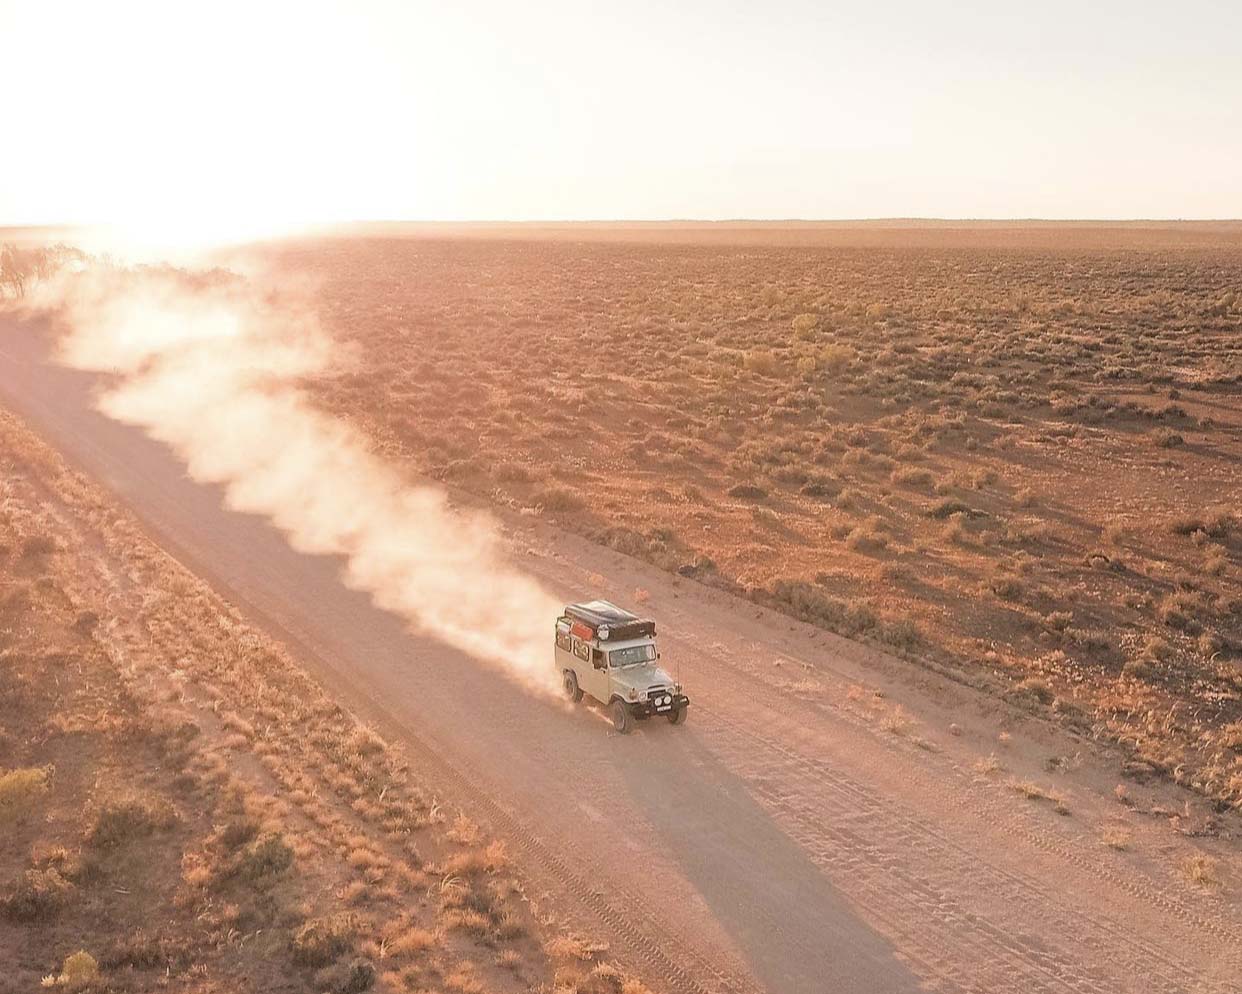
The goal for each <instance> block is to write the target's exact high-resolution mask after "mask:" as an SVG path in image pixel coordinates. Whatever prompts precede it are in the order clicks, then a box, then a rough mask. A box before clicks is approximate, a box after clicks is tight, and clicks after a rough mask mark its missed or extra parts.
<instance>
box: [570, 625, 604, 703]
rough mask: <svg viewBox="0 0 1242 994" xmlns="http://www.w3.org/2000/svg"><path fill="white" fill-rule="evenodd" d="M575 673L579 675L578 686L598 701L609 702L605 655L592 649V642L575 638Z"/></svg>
mask: <svg viewBox="0 0 1242 994" xmlns="http://www.w3.org/2000/svg"><path fill="white" fill-rule="evenodd" d="M574 656H575V657H576V658H575V660H574V662H575V664H576V665H575V668H574V672H576V673H577V674H578V686H579V687H581V688H582V689H583V690H585V691H586V692H587V693H588V694H590V695H591V696H592V697H594V698H595V699H596V700H597V701H603V702H604V703H607V702H608V670H607V669H606V668H602V667H604V666H605V660H604V654H603V653H602V652H600V651H599V650H598V649H595V648H593V647H592V645H591V643H590V642H587V641H585V640H583V639H580V638H578V636H576V635H575V636H574Z"/></svg>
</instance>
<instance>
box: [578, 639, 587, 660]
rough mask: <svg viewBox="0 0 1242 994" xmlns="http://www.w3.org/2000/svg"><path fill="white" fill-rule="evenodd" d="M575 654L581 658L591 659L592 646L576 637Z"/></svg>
mask: <svg viewBox="0 0 1242 994" xmlns="http://www.w3.org/2000/svg"><path fill="white" fill-rule="evenodd" d="M574 655H575V656H577V657H578V658H579V659H582V660H586V661H589V660H590V658H591V647H590V646H589V645H587V644H586V643H585V642H582V641H580V640H578V639H574Z"/></svg>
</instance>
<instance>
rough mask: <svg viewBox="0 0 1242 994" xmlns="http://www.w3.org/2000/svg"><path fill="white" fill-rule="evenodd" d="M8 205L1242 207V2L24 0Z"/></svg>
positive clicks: (949, 212)
mask: <svg viewBox="0 0 1242 994" xmlns="http://www.w3.org/2000/svg"><path fill="white" fill-rule="evenodd" d="M0 92H2V93H3V94H4V95H5V100H4V110H3V117H2V118H0V224H6V223H9V224H14V223H47V222H82V223H89V222H125V221H131V220H137V221H144V222H164V223H169V224H173V223H187V224H189V223H230V224H234V223H257V224H261V223H263V222H266V221H268V220H302V221H325V220H345V219H396V218H411V219H440V220H451V219H462V220H484V219H514V220H524V219H581V218H594V219H613V218H618V219H620V218H630V219H633V218H739V217H745V218H794V217H797V218H860V217H902V216H921V217H1055V218H1062V217H1090V218H1112V217H1233V218H1236V217H1242V3H1238V2H1222V3H1207V2H1202V0H1184V2H1180V3H1176V4H1170V3H1159V4H1157V3H1143V2H1133V0H1132V2H1126V3H1122V2H1112V0H1108V2H1091V0H1075V2H1072V3H1070V2H1062V0H1051V2H1039V3H1033V2H1022V3H1012V4H1006V3H1002V2H990V3H989V2H969V3H956V4H946V3H940V4H935V3H925V2H917V0H866V2H860V0H853V2H849V3H841V2H836V0H825V2H804V0H763V2H753V3H747V4H741V3H726V2H714V3H713V2H706V0H688V2H680V3H678V2H675V0H674V2H647V0H628V2H617V3H590V2H585V0H564V2H562V0H553V2H543V0H456V2H452V3H442V4H436V3H428V2H423V0H411V2H399V0H390V2H381V0H352V2H349V3H336V2H313V0H302V2H296V3H293V2H291V3H285V2H267V3H265V2H262V0H248V2H236V0H212V2H209V3H208V2H203V3H185V2H177V0H151V2H147V0H109V2H106V3H104V2H97V0H89V2H86V0H83V2H64V0H30V2H22V0H0Z"/></svg>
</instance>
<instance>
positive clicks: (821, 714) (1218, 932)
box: [700, 658, 1242, 949]
mask: <svg viewBox="0 0 1242 994" xmlns="http://www.w3.org/2000/svg"><path fill="white" fill-rule="evenodd" d="M714 661H715V662H716V663H717V664H718V665H721V666H724V667H725V668H727V669H729V670H730V671H732V672H734V673H736V674H738V675H739V676H741V677H743V678H744V679H747V680H748V682H750V683H751V684H752V685H753V689H752V691H751V692H750V693H749V694H748V697H749V698H750V699H752V700H753V699H754V698H755V697H756V696H757V695H758V696H761V697H762V698H763V699H764V703H765V704H766V705H767V706H769V707H770V708H771V709H772V711H773V713H774V714H778V715H779V714H783V715H788V714H789V712H790V710H791V708H794V709H799V710H801V711H802V712H803V713H804V714H805V715H806V717H807V720H806V721H804V722H802V723H800V725H801V727H803V728H811V727H813V726H814V723H815V722H816V721H819V722H823V721H825V720H827V721H834V722H844V723H846V724H849V725H850V726H851V727H853V728H854V729H857V730H858V731H860V732H862V733H863V734H865V735H867V736H868V737H871V738H874V739H876V740H880V736H878V735H877V734H876V730H875V727H874V725H873V724H872V723H870V722H868V721H866V720H864V719H861V718H859V717H858V716H856V715H854V714H852V713H851V712H850V711H849V710H848V709H844V708H829V707H825V706H822V705H818V704H816V703H814V702H811V701H806V700H804V699H799V698H796V697H792V696H790V695H788V694H782V693H781V692H780V691H778V690H776V689H774V688H772V687H771V686H769V685H767V684H765V683H764V682H763V681H762V680H760V679H759V678H757V677H755V676H753V675H751V674H747V673H746V672H745V671H743V670H741V669H740V668H738V667H735V666H732V665H731V664H729V663H728V662H727V661H725V660H723V659H719V658H717V659H714ZM700 710H701V708H700ZM731 727H737V728H741V727H742V725H741V724H740V723H739V722H736V721H735V722H733V723H732V725H731ZM750 734H755V733H753V732H752V733H750ZM899 742H900V740H895V739H891V738H890V739H889V740H888V741H887V742H885V746H886V747H887V748H890V749H891V748H895V747H896V746H897V745H898V744H899ZM780 748H785V747H783V746H782V747H780ZM910 749H911V751H913V749H914V747H913V746H911V747H910ZM915 769H916V764H915V763H900V764H894V769H893V772H896V773H897V774H898V775H899V776H900V777H901V778H902V779H904V780H905V781H906V782H907V783H909V784H910V785H912V786H916V787H919V788H920V789H926V788H927V784H928V776H926V775H923V776H919V775H916V774H915ZM938 773H939V774H940V775H942V776H943V775H944V774H945V773H951V774H952V775H953V776H954V777H955V778H956V780H957V785H956V786H957V787H958V788H959V789H960V790H962V791H963V792H964V793H965V794H966V795H967V796H968V797H969V799H970V802H971V807H975V808H979V809H986V811H987V818H986V821H987V822H988V823H989V824H992V825H1004V826H1005V830H1006V834H1007V835H1009V836H1011V837H1020V838H1022V839H1023V840H1024V841H1025V842H1027V843H1028V844H1029V845H1031V846H1032V847H1034V848H1036V849H1039V850H1041V851H1042V852H1045V853H1047V854H1049V855H1053V856H1056V857H1058V858H1060V859H1062V860H1065V861H1066V862H1067V863H1070V864H1071V865H1073V866H1074V867H1075V868H1077V869H1079V870H1083V871H1085V872H1087V873H1089V874H1091V875H1093V876H1095V877H1096V878H1098V879H1099V880H1101V881H1103V882H1104V883H1107V884H1109V885H1111V886H1113V887H1116V888H1118V889H1120V890H1122V891H1124V892H1125V893H1126V894H1128V895H1129V896H1131V897H1134V898H1136V899H1138V900H1140V901H1142V902H1144V903H1146V904H1148V905H1151V906H1153V907H1157V908H1160V909H1161V910H1162V911H1165V912H1167V913H1168V914H1170V915H1173V916H1174V917H1176V918H1178V919H1179V920H1180V921H1181V922H1183V923H1184V924H1185V925H1187V926H1189V928H1190V930H1191V932H1192V934H1194V935H1202V934H1203V933H1208V934H1210V935H1212V936H1214V937H1216V938H1217V939H1220V940H1221V941H1222V942H1225V943H1230V944H1233V945H1234V946H1235V948H1239V949H1242V927H1239V925H1238V923H1237V922H1233V921H1229V920H1227V919H1224V918H1222V917H1221V916H1219V915H1216V914H1212V913H1205V912H1201V911H1199V910H1195V909H1193V908H1190V907H1189V906H1187V905H1186V904H1185V902H1182V901H1179V900H1177V899H1175V898H1172V897H1170V896H1169V895H1168V894H1167V892H1165V891H1163V890H1158V889H1156V887H1154V886H1152V885H1150V884H1148V883H1145V882H1144V879H1145V878H1144V879H1138V878H1136V877H1134V876H1123V875H1121V874H1119V873H1116V872H1114V871H1112V870H1110V869H1109V868H1108V867H1107V866H1105V865H1104V864H1102V863H1101V862H1100V861H1099V860H1093V859H1089V858H1087V857H1085V856H1084V855H1083V854H1082V853H1081V852H1080V851H1078V850H1076V849H1074V848H1072V847H1071V846H1068V845H1066V844H1065V843H1064V842H1063V841H1061V840H1059V839H1057V838H1056V837H1055V836H1054V835H1053V834H1051V833H1049V832H1046V831H1040V830H1038V829H1037V828H1035V827H1033V826H1032V824H1031V822H1030V820H1029V819H1026V818H1022V817H1019V816H1017V815H1016V814H1015V812H1014V808H1013V807H1012V805H1005V804H1003V803H1002V802H1001V801H1000V800H998V798H997V796H996V791H995V790H993V789H991V785H990V784H984V785H982V786H980V785H979V784H978V783H977V782H976V780H975V778H973V777H971V776H970V774H969V773H967V772H965V771H964V770H962V769H961V768H960V767H958V766H956V765H951V766H946V767H945V768H943V769H942V770H940V771H938ZM857 787H858V789H860V790H862V789H866V788H864V787H863V786H862V785H861V784H858V785H857ZM943 789H944V788H943V786H942V785H938V786H937V790H940V791H943ZM1028 883H1029V884H1031V885H1033V886H1038V885H1036V884H1034V882H1033V881H1029V880H1028Z"/></svg>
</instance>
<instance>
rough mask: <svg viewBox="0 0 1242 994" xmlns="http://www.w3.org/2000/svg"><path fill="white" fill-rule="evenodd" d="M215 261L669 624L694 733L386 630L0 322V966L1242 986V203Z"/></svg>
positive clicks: (332, 394) (116, 977) (368, 240)
mask: <svg viewBox="0 0 1242 994" xmlns="http://www.w3.org/2000/svg"><path fill="white" fill-rule="evenodd" d="M0 240H3V239H0ZM219 261H220V263H221V264H222V265H226V266H228V265H235V266H237V267H238V268H239V269H243V270H245V271H248V272H255V273H260V274H261V276H260V277H256V279H258V280H260V281H261V285H262V286H263V287H265V288H267V289H266V292H267V293H268V294H269V296H270V302H271V305H272V307H274V308H277V309H280V308H284V307H286V306H287V307H288V308H289V309H291V310H296V311H298V312H299V313H308V314H313V315H314V320H315V321H316V322H317V323H318V324H319V325H321V326H322V329H323V331H324V332H325V333H326V334H327V336H328V340H329V341H330V342H331V343H332V347H333V350H334V353H333V354H334V355H335V356H336V358H335V360H334V361H333V362H331V363H330V364H329V365H328V366H327V367H326V368H320V369H316V370H315V371H314V373H313V374H312V375H307V376H306V377H304V378H303V379H302V381H301V382H300V383H299V384H298V392H299V394H300V396H302V397H304V398H305V399H306V400H307V401H308V402H309V404H310V405H311V406H312V407H313V408H314V410H315V411H316V412H318V413H320V414H323V415H325V416H327V417H328V418H329V419H330V420H329V422H327V423H329V424H331V423H339V424H341V425H347V426H349V427H350V429H351V430H356V431H358V432H360V433H361V435H362V437H363V438H365V440H366V444H367V446H368V448H369V451H370V452H371V453H372V454H373V455H374V456H376V457H377V458H378V459H379V460H380V461H381V462H382V464H383V465H385V466H386V467H390V468H391V469H392V470H393V471H394V472H395V473H396V474H398V475H399V476H400V477H401V478H403V479H407V480H409V481H413V482H415V483H420V484H421V483H422V482H425V481H433V485H434V486H437V487H443V488H445V489H446V490H447V492H448V494H449V502H450V504H451V506H452V507H453V508H454V509H456V510H457V511H463V512H464V511H483V512H485V513H488V514H490V515H491V516H492V517H493V518H494V520H495V521H496V522H497V526H496V527H497V532H498V534H500V535H502V536H503V538H502V545H503V549H504V553H505V555H506V556H507V557H508V560H509V561H511V562H512V563H513V564H514V565H515V568H517V569H519V570H521V571H524V572H525V573H526V574H528V575H530V576H531V577H533V578H534V579H535V580H536V581H537V582H538V583H540V584H541V585H542V586H543V588H544V589H546V590H548V591H550V592H552V593H553V594H555V595H556V596H558V597H563V598H564V599H566V600H569V599H575V598H583V597H587V596H606V597H609V598H610V599H612V600H615V601H617V602H618V603H622V604H626V605H627V606H631V607H635V608H636V609H641V610H645V611H649V612H650V613H652V614H653V615H654V616H656V617H657V618H658V619H660V621H661V625H662V631H663V634H662V636H661V637H662V640H663V645H664V651H665V655H666V656H667V657H668V659H669V660H670V663H672V664H675V665H676V666H677V667H678V672H679V673H680V674H681V676H682V678H683V679H685V680H686V682H687V689H688V691H689V692H690V694H691V697H692V700H693V701H694V704H693V705H692V710H691V718H690V722H689V724H688V725H687V726H686V727H685V728H681V729H674V728H665V727H660V728H655V727H654V726H650V727H644V728H641V729H640V730H639V732H638V734H636V735H634V736H632V737H630V738H629V739H622V738H621V737H618V736H614V735H612V734H611V733H610V732H608V731H607V730H606V726H605V725H604V724H603V722H600V721H595V720H593V717H595V716H594V715H593V713H592V712H590V711H585V712H579V713H570V712H568V711H567V710H566V709H565V708H564V707H562V706H560V705H559V704H557V703H555V702H547V701H543V700H541V699H537V698H534V697H528V696H527V695H526V694H525V692H524V691H522V690H521V689H518V688H515V687H514V686H512V685H511V684H510V682H509V680H508V678H507V677H506V676H505V675H502V674H501V673H498V672H497V671H496V669H495V668H494V667H493V668H489V667H488V666H486V665H483V664H481V663H480V662H479V661H478V660H475V659H472V658H471V657H470V656H469V655H468V654H466V653H463V652H461V651H458V650H457V649H455V648H451V647H445V646H443V645H442V644H440V643H437V642H436V640H435V639H433V638H430V637H426V634H425V633H419V632H415V633H414V634H413V635H410V634H409V633H408V632H407V630H406V627H405V626H403V624H402V623H401V622H400V621H398V620H396V619H389V620H385V614H384V612H383V611H382V610H380V607H382V606H383V604H382V598H378V600H379V601H380V607H375V606H373V605H372V604H371V603H369V602H368V600H367V598H366V596H364V595H362V594H360V593H359V592H358V591H357V590H350V591H347V590H346V589H345V586H344V585H342V584H341V581H340V572H341V570H340V566H339V564H337V563H336V562H335V561H333V560H330V559H325V558H324V557H316V556H314V555H307V554H305V550H302V551H296V550H294V549H290V548H289V547H288V543H286V542H285V540H284V538H283V537H282V536H281V535H280V534H279V533H278V532H277V531H276V530H275V529H271V528H269V527H268V526H267V525H266V524H264V523H260V522H258V521H257V520H256V516H255V515H253V514H251V515H246V514H239V513H236V512H235V511H231V510H226V509H224V508H223V507H222V506H221V504H222V497H221V494H220V493H219V492H218V491H217V490H216V489H214V488H213V487H210V486H205V485H202V484H200V483H199V482H195V481H194V480H190V479H187V478H186V474H185V466H184V463H183V462H182V461H181V460H180V458H179V457H178V456H176V455H174V454H173V453H170V452H169V451H167V450H166V449H164V448H163V447H162V446H159V445H157V444H155V443H154V442H152V441H151V440H150V439H148V438H145V437H144V436H143V434H142V432H140V431H138V430H137V429H135V428H132V427H124V426H121V425H118V424H116V423H115V422H114V421H111V420H109V419H108V418H105V417H103V416H101V415H100V414H98V413H97V412H95V411H93V410H92V409H91V408H92V405H93V403H94V401H93V399H92V398H94V397H95V396H96V392H95V389H96V381H97V380H98V381H101V382H107V380H108V373H107V371H106V369H105V370H104V371H103V372H96V373H92V374H89V375H88V374H84V373H81V372H70V371H68V370H65V369H63V368H61V367H60V366H59V365H57V364H56V363H55V362H52V361H49V348H50V342H51V340H52V339H54V338H55V337H56V334H57V332H56V325H57V321H56V317H55V315H52V316H50V317H47V316H44V317H42V318H34V319H32V318H31V317H30V316H29V315H27V314H23V313H20V312H18V313H16V314H14V315H10V316H8V317H5V318H4V321H5V325H4V328H3V332H0V400H2V401H3V402H4V404H5V405H6V406H7V407H9V408H11V409H12V411H13V412H15V414H16V415H17V417H15V418H14V417H8V416H6V417H5V418H4V420H3V421H0V454H2V456H3V460H4V467H5V483H4V492H3V496H4V503H3V516H2V517H0V529H2V532H0V535H2V537H0V547H2V549H0V552H2V554H0V596H2V598H3V599H2V600H0V611H2V612H3V622H2V624H3V626H4V627H3V633H2V639H0V660H2V661H3V664H4V666H3V668H2V669H0V679H2V680H3V681H4V682H3V684H0V688H2V689H3V691H4V693H3V696H0V707H2V708H3V709H2V710H0V775H2V776H3V778H4V779H3V780H0V785H3V794H0V804H2V805H3V807H0V816H2V817H3V818H4V820H5V836H4V839H5V841H4V844H3V847H0V899H2V900H3V905H2V907H0V910H2V911H3V914H2V915H0V957H3V959H0V962H12V963H14V964H16V966H15V967H14V968H13V969H12V970H10V971H9V972H8V973H7V974H5V973H3V972H0V990H4V991H5V992H6V994H7V990H8V989H9V988H10V987H11V989H13V990H14V991H17V990H28V989H32V985H37V984H38V982H39V981H40V979H41V978H42V977H44V976H46V977H47V978H48V979H47V980H46V981H45V983H47V984H48V985H51V986H60V987H68V988H73V987H78V988H82V989H86V988H89V989H99V990H127V991H140V990H154V989H161V988H164V987H171V988H172V989H177V990H186V991H194V992H205V991H216V990H221V991H222V990H265V991H267V990H278V989H279V990H284V989H288V990H303V989H315V990H336V991H350V990H358V991H361V990H365V989H369V988H374V989H377V990H393V991H399V992H409V994H424V992H428V994H429V992H449V991H452V992H460V994H477V992H481V991H491V990H497V991H503V990H537V991H556V992H558V994H568V992H570V991H577V992H581V994H613V992H622V991H624V992H625V994H631V992H639V991H642V990H644V989H646V988H650V989H651V990H654V991H657V992H662V991H666V990H667V991H669V992H688V994H689V992H693V994H708V992H712V994H714V992H745V994H750V992H757V991H780V992H782V994H784V992H791V994H793V992H797V994H803V992H806V994H812V992H814V994H819V992H820V991H822V990H823V989H824V985H825V984H828V985H829V987H830V989H834V990H835V989H840V990H846V989H849V990H857V991H874V992H879V991H884V992H886V994H887V992H890V991H895V990H905V989H910V990H913V989H915V988H916V986H917V987H918V989H925V990H936V991H945V992H950V991H978V992H981V994H982V992H987V994H996V992H1002V991H1005V992H1007V991H1014V992H1018V991H1021V992H1024V994H1029V992H1030V991H1048V992H1054V991H1055V992H1066V991H1074V992H1086V991H1092V992H1100V994H1105V992H1107V994H1112V992H1123V991H1124V992H1134V994H1137V992H1140V991H1143V992H1147V991H1156V990H1158V991H1168V992H1178V994H1180V992H1182V991H1201V992H1205V994H1206V992H1212V994H1216V992H1225V991H1229V990H1231V989H1232V987H1231V984H1232V983H1233V979H1234V978H1235V977H1236V970H1237V969H1238V968H1239V967H1240V966H1242V963H1240V962H1239V960H1238V955H1239V953H1238V950H1239V948H1242V946H1240V945H1239V941H1238V940H1239V936H1242V926H1240V924H1239V920H1238V895H1239V887H1242V870H1240V867H1239V855H1238V849H1237V846H1238V838H1239V823H1238V820H1237V819H1238V809H1239V808H1240V807H1242V582H1240V578H1242V573H1240V572H1239V571H1240V569H1242V563H1240V561H1239V556H1240V554H1242V520H1240V519H1239V513H1238V509H1239V506H1240V504H1242V470H1240V469H1239V466H1240V457H1242V225H1228V224H1211V225H1209V224H1203V225H1177V224H1161V225H1118V226H1105V225H1090V224H1074V225H1026V226H1023V225H1009V224H1006V225H1001V224H996V225H987V224H980V225H970V224H960V225H949V224H946V225H935V224H926V223H921V224H915V223H902V222H891V223H884V224H870V225H855V226H850V225H811V224H807V225H769V226H763V225H613V226H608V225H576V226H559V227H557V226H533V227H532V226H520V225H516V226H504V227H497V226H490V227H489V226H417V225H409V226H403V225H375V226H368V227H365V228H357V229H354V230H351V231H348V232H337V233H331V234H325V235H324V236H322V237H316V238H303V239H300V240H293V241H279V242H273V243H269V244H264V245H257V246H253V247H250V248H248V249H246V250H245V251H243V252H242V253H240V254H235V255H233V256H231V257H223V256H222V257H221V258H220V260H219ZM230 279H232V277H229V276H227V274H217V275H215V276H196V277H194V280H195V281H196V282H199V283H201V282H203V281H204V280H205V281H206V282H207V283H211V282H213V281H216V282H219V281H226V282H227V281H228V280H230ZM148 428H149V429H150V425H148ZM155 434H156V435H157V437H158V434H159V433H158V431H155ZM53 447H54V448H56V449H59V450H61V453H63V459H64V460H65V461H62V456H61V455H58V454H57V453H56V452H55V451H53ZM330 482H331V481H329V483H330ZM277 523H278V525H279V520H278V521H277ZM281 527H282V528H283V526H281ZM295 544H296V543H295ZM195 574H197V576H196V575H195ZM200 578H202V579H200ZM551 621H552V619H551V618H549V619H546V622H547V626H548V631H549V639H550V633H551ZM541 623H542V620H541ZM549 653H550V647H549ZM363 722H365V724H364V723H363ZM658 724H659V725H660V726H664V723H663V722H659V723H658ZM636 871H637V872H636ZM653 880H654V881H655V882H653ZM794 908H796V909H797V910H796V912H794V911H792V910H791V909H794ZM34 939H42V940H43V941H39V942H36V941H33V940H34ZM78 949H81V950H82V951H83V952H84V953H87V954H88V955H87V956H86V959H85V960H84V959H82V958H78V959H76V960H74V959H73V954H74V951H75V950H78ZM87 960H89V962H87ZM6 983H7V984H9V987H5V986H4V985H5V984H6Z"/></svg>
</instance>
